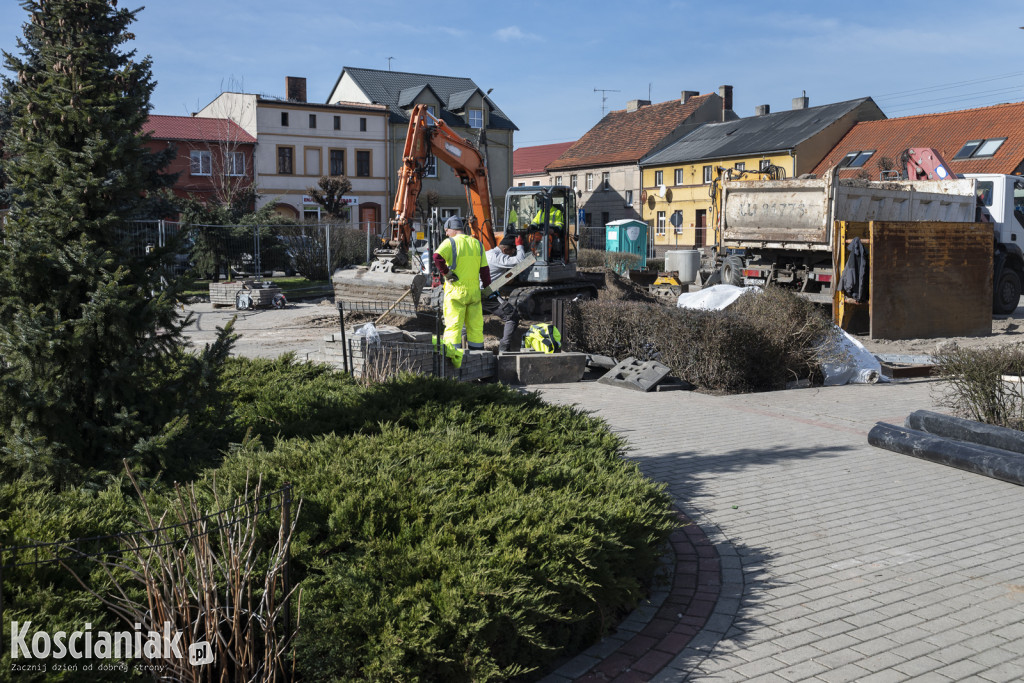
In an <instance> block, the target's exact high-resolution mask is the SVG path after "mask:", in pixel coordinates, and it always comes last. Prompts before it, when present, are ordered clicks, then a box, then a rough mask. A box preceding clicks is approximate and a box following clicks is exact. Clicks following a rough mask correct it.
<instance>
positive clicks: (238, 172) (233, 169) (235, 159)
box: [224, 152, 245, 177]
mask: <svg viewBox="0 0 1024 683" xmlns="http://www.w3.org/2000/svg"><path fill="white" fill-rule="evenodd" d="M224 165H225V166H226V167H227V169H228V175H229V176H236V177H237V176H244V175H245V152H228V153H227V154H226V155H225V159H224Z"/></svg>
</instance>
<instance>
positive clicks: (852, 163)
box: [839, 149, 875, 168]
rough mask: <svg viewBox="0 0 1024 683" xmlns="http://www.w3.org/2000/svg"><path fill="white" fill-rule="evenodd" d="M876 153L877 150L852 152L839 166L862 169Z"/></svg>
mask: <svg viewBox="0 0 1024 683" xmlns="http://www.w3.org/2000/svg"><path fill="white" fill-rule="evenodd" d="M874 153H875V150H873V149H869V150H864V151H857V152H850V153H849V154H847V155H846V156H845V157H843V161H842V163H840V164H839V165H840V166H841V167H846V168H860V167H861V166H863V165H864V164H866V163H867V162H868V159H870V158H871V155H872V154H874Z"/></svg>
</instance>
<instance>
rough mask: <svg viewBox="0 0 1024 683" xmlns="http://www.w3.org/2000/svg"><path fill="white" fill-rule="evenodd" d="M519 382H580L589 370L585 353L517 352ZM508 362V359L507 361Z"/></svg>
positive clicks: (517, 377) (515, 357)
mask: <svg viewBox="0 0 1024 683" xmlns="http://www.w3.org/2000/svg"><path fill="white" fill-rule="evenodd" d="M509 355H510V356H512V357H513V358H514V359H515V363H516V380H515V383H518V384H559V383H564V382H579V381H580V380H581V379H583V373H584V372H586V370H587V354H585V353H572V352H566V353H516V354H509ZM505 362H508V361H505Z"/></svg>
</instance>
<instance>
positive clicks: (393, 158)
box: [327, 66, 518, 226]
mask: <svg viewBox="0 0 1024 683" xmlns="http://www.w3.org/2000/svg"><path fill="white" fill-rule="evenodd" d="M327 101H328V102H340V101H348V102H364V103H367V104H370V103H372V104H375V105H384V106H385V107H386V108H387V112H388V118H387V130H386V133H385V135H386V139H387V149H388V150H389V152H388V155H389V157H388V164H387V171H388V177H387V189H386V194H387V197H388V202H389V206H390V204H391V203H392V201H393V194H392V193H393V192H394V191H395V188H396V187H397V182H398V176H397V172H398V169H399V168H401V166H402V158H401V156H402V152H403V148H404V146H405V138H406V133H407V132H408V127H409V116H410V112H411V111H412V108H413V107H414V106H416V105H417V104H424V105H426V106H427V111H428V112H429V113H430V114H431V115H432V116H434V117H436V118H437V119H439V120H441V121H444V122H445V123H446V124H448V126H449V127H451V129H452V130H453V131H454V132H455V133H457V134H458V135H460V136H461V137H463V138H465V139H466V140H468V141H470V142H472V143H473V144H475V145H476V146H477V147H478V149H480V151H481V153H482V154H483V156H484V158H485V159H486V162H487V171H488V176H489V180H490V191H491V196H492V198H493V203H494V207H495V224H496V225H499V226H500V225H502V219H501V215H502V211H503V207H504V203H505V191H506V190H507V189H508V188H509V186H510V185H511V183H512V135H513V133H514V132H515V131H516V130H518V129H517V128H516V126H515V124H513V123H512V121H510V120H509V118H508V117H507V116H506V115H505V114H504V112H502V111H501V109H499V108H498V107H497V105H495V104H494V102H493V101H492V100H491V98H490V97H489V96H488V95H487V93H485V92H483V91H482V90H481V89H480V88H479V87H478V86H477V85H476V83H474V82H473V81H472V80H471V79H469V78H461V77H454V76H433V75H426V74H415V73H405V72H401V71H379V70H376V69H360V68H354V67H348V66H346V67H344V68H343V69H342V71H341V75H339V76H338V80H337V82H336V83H335V85H334V89H333V90H332V91H331V95H330V97H328V99H327ZM438 166H442V167H443V166H445V164H443V163H441V164H438V163H436V160H434V163H433V164H432V165H431V169H430V172H429V173H428V175H427V177H426V178H424V179H423V186H422V190H421V200H420V204H421V206H423V207H424V209H426V207H427V202H426V199H425V198H426V196H429V195H430V193H433V192H436V193H437V196H438V198H439V203H438V208H439V210H440V215H441V218H447V217H448V216H451V215H466V214H467V212H468V210H469V207H468V206H467V204H466V191H465V187H464V186H463V185H462V183H461V182H460V181H459V179H458V177H457V176H456V175H455V174H454V173H453V172H452V171H451V170H450V169H446V168H438Z"/></svg>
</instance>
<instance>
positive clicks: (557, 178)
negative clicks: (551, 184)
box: [555, 175, 562, 185]
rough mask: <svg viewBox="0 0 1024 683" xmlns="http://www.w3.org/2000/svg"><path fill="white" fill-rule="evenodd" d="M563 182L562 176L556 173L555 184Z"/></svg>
mask: <svg viewBox="0 0 1024 683" xmlns="http://www.w3.org/2000/svg"><path fill="white" fill-rule="evenodd" d="M561 184H562V176H560V175H556V176H555V185H561Z"/></svg>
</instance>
